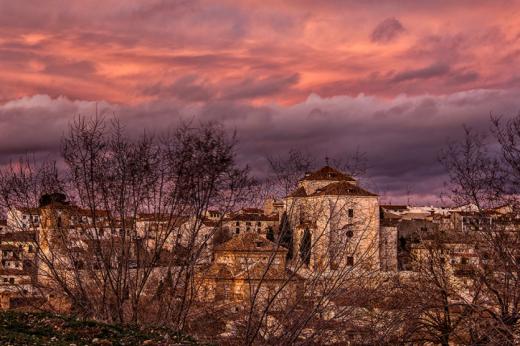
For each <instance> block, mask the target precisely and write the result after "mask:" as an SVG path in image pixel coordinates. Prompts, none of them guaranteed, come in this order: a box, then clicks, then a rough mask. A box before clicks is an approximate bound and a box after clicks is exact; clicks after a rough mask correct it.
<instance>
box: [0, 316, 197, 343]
mask: <svg viewBox="0 0 520 346" xmlns="http://www.w3.org/2000/svg"><path fill="white" fill-rule="evenodd" d="M0 345H13V346H18V345H52V346H73V345H75V346H82V345H103V346H107V345H113V346H118V345H120V346H123V345H149V346H151V345H164V346H167V345H197V343H196V342H195V340H193V339H192V338H190V337H188V336H183V335H179V334H178V333H175V332H172V331H170V330H167V329H138V328H134V327H129V326H124V327H123V326H116V325H109V324H105V323H100V322H96V321H81V320H76V319H74V318H71V317H67V316H61V315H55V314H49V313H25V312H14V311H1V312H0Z"/></svg>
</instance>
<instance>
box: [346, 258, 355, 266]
mask: <svg viewBox="0 0 520 346" xmlns="http://www.w3.org/2000/svg"><path fill="white" fill-rule="evenodd" d="M347 265H348V266H353V265H354V257H353V256H348V257H347Z"/></svg>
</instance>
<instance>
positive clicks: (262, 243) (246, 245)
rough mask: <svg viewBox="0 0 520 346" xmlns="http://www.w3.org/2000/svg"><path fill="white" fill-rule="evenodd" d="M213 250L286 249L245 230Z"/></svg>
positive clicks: (256, 250) (282, 250)
mask: <svg viewBox="0 0 520 346" xmlns="http://www.w3.org/2000/svg"><path fill="white" fill-rule="evenodd" d="M215 251H216V252H217V251H237V252H286V251H287V249H285V248H284V247H283V246H280V245H278V244H276V243H273V242H272V241H270V240H268V239H266V238H264V237H263V236H261V235H259V234H257V233H254V232H246V233H241V234H238V235H236V236H235V237H233V238H232V239H230V240H228V241H227V242H225V243H223V244H220V245H218V246H216V247H215Z"/></svg>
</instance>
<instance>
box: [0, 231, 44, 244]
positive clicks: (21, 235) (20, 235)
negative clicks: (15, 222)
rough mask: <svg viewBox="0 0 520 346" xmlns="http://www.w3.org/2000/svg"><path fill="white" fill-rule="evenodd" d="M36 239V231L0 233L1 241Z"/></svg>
mask: <svg viewBox="0 0 520 346" xmlns="http://www.w3.org/2000/svg"><path fill="white" fill-rule="evenodd" d="M35 240H36V234H35V233H34V232H12V233H4V234H0V243H2V242H8V241H20V242H29V241H35Z"/></svg>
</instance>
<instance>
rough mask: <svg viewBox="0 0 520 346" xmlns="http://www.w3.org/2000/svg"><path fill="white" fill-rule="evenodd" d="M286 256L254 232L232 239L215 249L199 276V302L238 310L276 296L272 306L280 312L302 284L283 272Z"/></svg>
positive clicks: (276, 245)
mask: <svg viewBox="0 0 520 346" xmlns="http://www.w3.org/2000/svg"><path fill="white" fill-rule="evenodd" d="M286 254H287V249H285V248H283V247H282V246H280V245H279V244H276V243H274V242H271V241H269V240H268V239H266V238H265V237H263V236H262V235H259V234H258V233H256V232H244V233H241V234H238V235H236V236H235V237H233V238H232V239H231V240H229V241H227V242H225V243H223V244H221V245H218V246H216V247H215V249H214V259H213V262H212V263H211V265H210V266H209V267H208V268H207V269H206V270H204V271H202V272H201V273H200V274H199V276H198V282H199V284H200V286H199V299H201V300H203V301H209V302H213V303H215V304H224V305H229V306H230V307H232V308H233V309H237V310H238V309H242V308H244V307H245V306H244V305H243V304H246V305H247V304H252V303H253V300H254V303H255V304H266V303H267V302H268V301H269V299H271V298H273V295H275V294H276V298H275V299H274V301H273V302H272V304H273V306H275V307H277V308H279V309H283V308H284V307H285V306H287V305H288V304H292V303H294V302H295V301H296V300H297V299H298V298H300V296H301V294H302V280H301V278H300V277H299V276H298V275H296V274H295V273H293V272H291V271H290V270H289V269H287V266H286ZM260 283H261V285H260ZM255 290H259V291H258V292H256V291H255Z"/></svg>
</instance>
